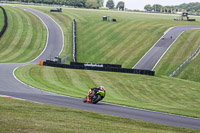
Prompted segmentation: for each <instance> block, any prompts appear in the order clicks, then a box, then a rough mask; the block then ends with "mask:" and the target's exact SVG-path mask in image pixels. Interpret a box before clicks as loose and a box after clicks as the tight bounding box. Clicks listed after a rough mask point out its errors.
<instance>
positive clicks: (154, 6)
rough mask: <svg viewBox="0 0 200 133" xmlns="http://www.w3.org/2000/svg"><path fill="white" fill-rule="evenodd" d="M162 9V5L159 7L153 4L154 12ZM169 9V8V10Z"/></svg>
mask: <svg viewBox="0 0 200 133" xmlns="http://www.w3.org/2000/svg"><path fill="white" fill-rule="evenodd" d="M161 8H162V5H159V4H154V5H153V6H152V9H153V10H154V11H155V12H160V9H161ZM169 9H171V8H169Z"/></svg>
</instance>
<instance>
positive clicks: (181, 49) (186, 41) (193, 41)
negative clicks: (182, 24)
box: [155, 30, 200, 82]
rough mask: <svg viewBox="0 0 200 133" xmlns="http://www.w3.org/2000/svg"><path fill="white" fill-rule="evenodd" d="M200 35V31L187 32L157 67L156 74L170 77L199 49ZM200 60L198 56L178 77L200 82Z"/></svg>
mask: <svg viewBox="0 0 200 133" xmlns="http://www.w3.org/2000/svg"><path fill="white" fill-rule="evenodd" d="M199 34H200V30H188V31H185V32H184V33H183V34H182V35H181V36H180V38H179V39H177V41H176V42H175V43H174V44H173V45H172V47H171V48H170V49H169V51H168V52H167V53H166V54H165V56H164V57H163V58H162V60H161V61H160V63H159V64H158V65H157V67H156V68H155V71H156V74H157V75H166V76H169V75H170V74H172V73H173V71H175V70H176V69H177V68H178V67H179V66H180V65H181V64H182V63H183V62H185V61H186V60H187V59H188V58H189V57H190V56H191V55H192V54H193V53H194V52H195V51H196V49H197V48H198V47H199V45H200V38H199ZM199 58H200V57H199V56H197V58H196V59H195V60H194V61H192V62H190V63H189V65H186V66H185V69H182V70H181V73H180V74H179V75H178V76H176V77H178V78H183V79H187V80H193V81H197V82H200V77H199V74H198V73H199V69H198V68H199V63H198V61H199Z"/></svg>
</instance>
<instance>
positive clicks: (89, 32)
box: [31, 6, 200, 68]
mask: <svg viewBox="0 0 200 133" xmlns="http://www.w3.org/2000/svg"><path fill="white" fill-rule="evenodd" d="M31 7H32V8H35V9H37V10H40V11H42V12H45V13H47V14H48V15H50V16H51V17H52V18H53V19H55V21H57V22H58V23H59V24H60V25H61V27H62V29H63V31H64V34H65V48H64V51H63V52H62V55H66V54H67V55H69V60H72V58H71V54H72V53H71V52H72V48H71V46H72V40H71V38H72V32H71V29H72V20H73V19H76V21H77V26H78V27H77V43H78V46H77V48H78V61H79V62H94V63H114V64H122V65H123V67H127V68H132V67H133V66H134V65H135V63H137V62H138V61H139V60H140V58H141V57H142V56H143V55H144V54H145V53H146V52H147V51H148V50H149V49H150V48H151V47H152V45H154V43H155V42H156V41H157V40H158V39H159V38H160V37H161V36H162V35H163V33H164V32H165V31H166V30H167V29H168V28H169V27H172V26H178V25H200V23H199V22H198V21H199V20H200V17H196V19H197V20H198V21H197V22H187V21H174V20H173V18H174V17H175V16H177V15H163V14H149V13H134V12H118V11H102V10H87V9H70V8H63V12H62V13H51V12H49V10H50V9H51V8H52V7H36V6H31ZM102 16H112V18H116V19H117V22H116V23H114V22H113V23H110V22H103V21H102Z"/></svg>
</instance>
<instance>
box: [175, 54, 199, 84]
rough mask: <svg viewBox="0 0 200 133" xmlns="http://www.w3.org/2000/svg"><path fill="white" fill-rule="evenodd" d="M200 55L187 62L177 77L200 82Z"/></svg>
mask: <svg viewBox="0 0 200 133" xmlns="http://www.w3.org/2000/svg"><path fill="white" fill-rule="evenodd" d="M199 66H200V56H197V57H196V58H195V59H194V60H192V61H191V62H190V63H189V64H187V65H186V66H185V67H184V68H183V69H182V70H181V71H180V72H179V73H178V74H177V75H176V76H175V77H176V78H181V79H185V80H191V81H196V82H200V71H199Z"/></svg>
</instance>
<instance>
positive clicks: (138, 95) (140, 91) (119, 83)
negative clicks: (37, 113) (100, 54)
mask: <svg viewBox="0 0 200 133" xmlns="http://www.w3.org/2000/svg"><path fill="white" fill-rule="evenodd" d="M15 74H16V75H17V77H18V78H19V79H20V80H21V81H23V82H24V83H26V84H29V85H31V86H34V87H36V88H40V89H43V90H46V91H50V92H54V93H58V94H63V95H68V96H72V97H78V98H84V97H85V95H86V94H87V91H88V90H89V88H91V87H94V86H99V85H104V86H105V88H106V90H107V95H106V98H105V99H104V100H103V101H104V102H110V103H115V104H120V105H126V106H131V107H137V108H143V109H149V110H155V111H161V112H167V113H173V114H180V115H185V116H193V117H198V118H200V102H199V101H200V98H199V95H200V89H199V88H200V83H196V82H190V81H185V80H180V79H173V78H169V77H152V76H142V75H133V74H123V73H112V72H98V71H83V70H71V69H61V68H52V67H44V66H38V65H32V66H24V67H21V68H19V69H17V70H16V72H15Z"/></svg>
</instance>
